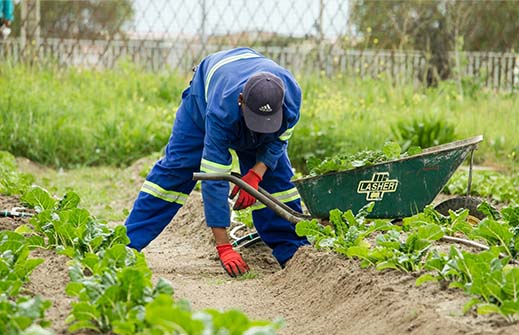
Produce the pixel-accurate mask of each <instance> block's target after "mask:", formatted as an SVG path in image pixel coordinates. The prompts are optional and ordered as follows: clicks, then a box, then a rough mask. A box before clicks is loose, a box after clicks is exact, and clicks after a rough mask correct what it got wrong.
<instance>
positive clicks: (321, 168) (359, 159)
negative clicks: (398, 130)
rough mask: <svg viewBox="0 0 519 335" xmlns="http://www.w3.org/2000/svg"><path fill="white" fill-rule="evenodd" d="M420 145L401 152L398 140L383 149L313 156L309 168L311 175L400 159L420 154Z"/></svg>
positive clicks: (309, 160)
mask: <svg viewBox="0 0 519 335" xmlns="http://www.w3.org/2000/svg"><path fill="white" fill-rule="evenodd" d="M420 152H421V149H420V148H419V147H412V148H409V151H408V152H404V153H401V148H400V145H398V143H396V142H387V143H385V144H384V147H383V148H382V150H375V151H373V150H363V151H359V152H357V153H355V154H353V155H346V154H339V155H335V156H333V157H328V158H325V159H323V160H321V159H318V158H316V157H311V158H309V159H308V161H307V170H308V171H309V174H310V175H313V176H316V175H322V174H325V173H329V172H336V171H344V170H350V169H354V168H358V167H362V166H370V165H373V164H378V163H382V162H385V161H389V160H392V159H398V158H403V157H408V156H412V155H416V154H419V153H420Z"/></svg>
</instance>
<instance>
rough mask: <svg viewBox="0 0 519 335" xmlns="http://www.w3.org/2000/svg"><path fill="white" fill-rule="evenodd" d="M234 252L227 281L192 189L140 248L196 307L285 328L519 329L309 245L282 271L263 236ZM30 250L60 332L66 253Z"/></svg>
mask: <svg viewBox="0 0 519 335" xmlns="http://www.w3.org/2000/svg"><path fill="white" fill-rule="evenodd" d="M0 204H2V206H4V207H9V206H17V205H18V200H17V199H16V198H6V197H0ZM129 206H131V205H129ZM14 220H15V219H9V218H2V219H0V227H2V229H10V228H12V227H15V226H16V225H18V224H20V222H15V221H14ZM240 252H241V253H242V255H243V257H244V259H245V260H246V261H247V262H248V264H249V266H250V267H251V269H252V271H253V273H254V275H253V276H252V278H251V279H232V278H230V277H229V276H227V274H225V272H224V270H223V269H222V268H221V266H220V264H219V262H218V258H217V256H216V251H215V249H214V241H213V240H212V234H211V232H210V230H209V229H208V228H207V227H206V226H205V221H204V219H203V209H202V201H201V196H200V194H199V193H198V192H193V194H192V195H191V197H190V198H189V201H188V202H187V204H186V205H185V206H184V208H182V210H181V211H180V212H179V213H178V215H177V216H176V217H175V219H174V220H173V222H172V223H171V224H170V225H169V226H168V227H167V228H166V229H165V230H164V232H163V233H162V234H161V235H160V236H159V237H158V238H157V239H156V240H155V241H153V242H152V243H151V244H150V245H149V246H148V247H147V248H146V249H145V250H144V253H145V255H146V259H147V261H148V264H149V265H150V268H151V269H152V271H153V272H154V275H155V277H156V278H158V277H164V278H167V279H169V280H170V281H171V282H172V284H173V287H174V289H175V298H176V299H186V300H188V301H190V302H191V304H192V306H193V308H194V309H195V310H198V309H203V308H215V309H219V310H228V309H231V308H236V309H240V310H242V311H243V312H245V313H246V314H247V315H248V316H249V317H250V318H252V319H269V320H273V319H275V318H278V317H281V318H283V319H284V320H285V327H284V328H283V329H282V330H281V331H280V332H279V333H280V334H284V335H289V334H297V335H306V334H308V335H309V334H368V335H369V334H395V335H396V334H425V335H429V334H430V335H441V334H518V333H519V325H510V324H506V323H504V321H503V319H502V318H500V317H498V316H492V317H483V316H478V315H475V314H473V313H472V314H469V315H462V314H461V310H462V306H463V305H464V304H465V303H466V302H467V301H468V300H469V298H468V297H467V296H465V295H464V294H463V292H461V291H459V290H444V291H442V290H441V289H440V287H439V285H435V284H433V283H431V284H426V285H423V286H422V287H419V288H418V287H416V286H415V280H416V276H415V275H408V274H403V273H400V272H396V271H376V270H373V269H361V268H360V266H359V264H358V262H356V261H352V260H347V259H345V258H344V257H341V256H339V255H336V254H333V253H329V252H322V251H317V250H315V249H313V248H311V247H305V248H302V249H300V250H299V251H298V252H297V253H296V255H295V256H294V258H293V259H292V260H291V261H290V262H289V263H288V264H287V267H286V268H285V269H283V270H281V269H280V267H279V265H278V264H277V263H276V261H275V259H274V258H273V257H272V256H271V255H270V249H269V248H267V247H266V246H265V245H264V244H262V243H258V244H256V245H254V246H252V247H250V248H246V249H240ZM35 256H38V257H44V258H45V259H46V261H45V262H44V263H43V264H42V265H40V267H38V268H37V269H36V270H35V271H34V273H33V275H32V276H31V279H32V282H31V283H30V284H29V285H28V287H27V291H28V292H30V293H34V294H40V295H42V296H43V297H45V298H46V299H50V300H51V301H53V307H52V308H51V310H49V311H48V313H47V314H48V318H50V319H51V320H52V321H53V328H54V329H55V330H56V331H57V333H58V334H66V325H65V324H64V319H65V317H66V314H67V313H68V311H69V310H70V302H71V300H70V299H69V298H68V297H67V296H66V295H65V293H64V288H65V286H66V283H67V281H68V276H67V274H66V262H67V259H66V258H65V257H62V256H58V255H56V254H55V253H53V252H48V251H37V252H35Z"/></svg>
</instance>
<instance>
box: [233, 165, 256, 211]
mask: <svg viewBox="0 0 519 335" xmlns="http://www.w3.org/2000/svg"><path fill="white" fill-rule="evenodd" d="M241 180H243V181H244V182H246V183H247V184H249V185H250V186H252V187H254V188H255V189H256V190H257V189H258V185H259V183H260V181H261V180H262V178H261V176H260V175H259V174H257V173H256V171H254V170H253V169H250V170H249V172H247V174H246V175H245V176H243V177H241ZM238 191H239V192H240V195H239V196H238V200H236V202H235V203H234V206H233V208H232V209H234V210H239V209H245V208H247V207H250V206H252V205H254V203H255V202H256V198H254V197H253V196H252V195H250V194H249V193H247V192H246V191H245V190H242V189H241V188H240V187H239V186H238V185H235V186H234V188H233V189H232V192H231V195H230V197H231V199H232V198H234V197H235V196H236V194H237V193H238Z"/></svg>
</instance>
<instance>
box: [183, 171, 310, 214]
mask: <svg viewBox="0 0 519 335" xmlns="http://www.w3.org/2000/svg"><path fill="white" fill-rule="evenodd" d="M193 180H224V181H229V182H231V183H233V184H235V185H238V187H240V188H242V189H244V190H245V191H247V193H249V194H251V195H252V196H253V197H254V198H256V199H257V200H258V201H259V202H261V203H262V204H264V205H265V206H267V207H268V208H270V209H272V210H273V211H274V213H276V214H277V215H279V216H280V217H282V218H283V219H285V220H287V221H289V222H292V223H294V224H295V223H298V222H299V221H301V220H310V219H311V218H312V217H311V216H309V215H304V214H301V213H299V212H297V211H295V210H293V209H292V208H290V207H288V206H287V205H286V204H284V203H282V202H281V201H279V200H278V199H276V198H274V197H273V196H272V195H271V194H270V193H268V192H267V191H265V190H264V189H263V188H261V187H259V188H258V190H256V189H255V188H254V187H252V186H250V185H249V184H247V183H246V182H245V181H243V180H241V178H239V174H236V173H233V174H227V173H204V172H195V173H193Z"/></svg>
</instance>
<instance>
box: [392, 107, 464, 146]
mask: <svg viewBox="0 0 519 335" xmlns="http://www.w3.org/2000/svg"><path fill="white" fill-rule="evenodd" d="M455 129H456V128H455V125H454V124H452V123H451V122H449V121H447V120H445V119H443V118H442V117H441V116H431V115H424V116H421V117H416V118H414V119H412V120H411V121H409V120H408V119H406V120H400V121H398V122H397V123H396V125H394V126H393V127H391V132H392V134H393V136H394V137H395V138H396V139H397V140H398V142H399V143H400V145H401V146H402V149H403V150H404V151H405V150H407V149H409V148H410V147H412V146H418V147H420V148H429V147H432V146H435V145H439V144H443V143H448V142H452V141H454V140H456V133H455Z"/></svg>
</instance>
